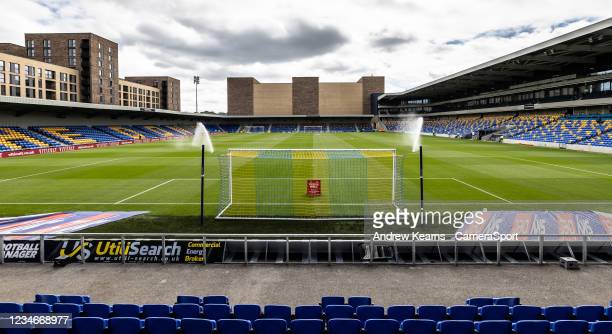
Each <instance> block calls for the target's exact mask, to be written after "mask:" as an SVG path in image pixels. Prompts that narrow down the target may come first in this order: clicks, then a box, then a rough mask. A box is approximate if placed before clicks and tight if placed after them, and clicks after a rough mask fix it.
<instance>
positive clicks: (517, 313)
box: [510, 305, 542, 322]
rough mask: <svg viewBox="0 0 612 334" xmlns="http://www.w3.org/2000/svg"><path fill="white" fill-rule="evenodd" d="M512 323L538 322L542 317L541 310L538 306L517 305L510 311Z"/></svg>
mask: <svg viewBox="0 0 612 334" xmlns="http://www.w3.org/2000/svg"><path fill="white" fill-rule="evenodd" d="M510 315H511V317H512V322H517V321H521V320H540V319H541V317H542V308H541V307H538V306H529V305H518V306H514V307H512V308H511V309H510Z"/></svg>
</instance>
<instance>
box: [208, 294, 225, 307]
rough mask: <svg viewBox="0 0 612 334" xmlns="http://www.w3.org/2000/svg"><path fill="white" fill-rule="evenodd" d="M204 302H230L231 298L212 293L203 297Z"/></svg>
mask: <svg viewBox="0 0 612 334" xmlns="http://www.w3.org/2000/svg"><path fill="white" fill-rule="evenodd" d="M204 304H229V298H227V296H223V295H211V296H204V297H202V305H204Z"/></svg>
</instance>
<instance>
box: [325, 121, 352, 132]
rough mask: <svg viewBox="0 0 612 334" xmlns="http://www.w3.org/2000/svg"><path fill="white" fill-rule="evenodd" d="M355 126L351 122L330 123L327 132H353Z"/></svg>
mask: <svg viewBox="0 0 612 334" xmlns="http://www.w3.org/2000/svg"><path fill="white" fill-rule="evenodd" d="M355 131H357V128H355V124H353V123H348V124H347V123H342V124H338V123H332V124H330V125H329V132H355Z"/></svg>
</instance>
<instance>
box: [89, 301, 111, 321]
mask: <svg viewBox="0 0 612 334" xmlns="http://www.w3.org/2000/svg"><path fill="white" fill-rule="evenodd" d="M112 312H113V309H112V307H111V306H110V305H106V304H96V303H91V304H85V305H83V315H84V316H86V317H98V318H103V319H108V318H110V316H111V313H112Z"/></svg>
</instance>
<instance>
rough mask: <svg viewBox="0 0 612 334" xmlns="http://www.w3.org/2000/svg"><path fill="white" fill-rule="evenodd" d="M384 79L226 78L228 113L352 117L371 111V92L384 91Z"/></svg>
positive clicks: (235, 114)
mask: <svg viewBox="0 0 612 334" xmlns="http://www.w3.org/2000/svg"><path fill="white" fill-rule="evenodd" d="M384 91H385V78H384V77H382V76H369V77H362V78H361V79H359V81H357V82H329V83H328V82H319V78H318V77H294V78H293V79H292V82H291V83H260V82H259V81H257V80H256V79H255V78H227V113H228V115H234V116H238V115H239V116H251V115H252V116H290V115H302V116H345V115H346V116H351V115H367V114H370V113H371V111H370V99H371V96H372V94H376V93H384Z"/></svg>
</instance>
